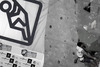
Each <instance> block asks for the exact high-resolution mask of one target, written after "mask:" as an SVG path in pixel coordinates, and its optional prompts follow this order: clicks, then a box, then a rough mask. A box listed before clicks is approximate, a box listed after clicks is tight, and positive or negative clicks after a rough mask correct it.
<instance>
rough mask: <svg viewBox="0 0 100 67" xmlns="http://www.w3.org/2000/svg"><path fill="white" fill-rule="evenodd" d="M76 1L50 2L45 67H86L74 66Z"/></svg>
mask: <svg viewBox="0 0 100 67" xmlns="http://www.w3.org/2000/svg"><path fill="white" fill-rule="evenodd" d="M76 27H77V15H76V5H75V2H74V0H50V2H49V12H48V19H47V25H46V35H45V39H46V41H45V63H44V67H84V64H82V63H80V62H78V64H74V59H75V56H74V55H73V52H74V51H75V47H76V42H77V40H78V34H77V30H76Z"/></svg>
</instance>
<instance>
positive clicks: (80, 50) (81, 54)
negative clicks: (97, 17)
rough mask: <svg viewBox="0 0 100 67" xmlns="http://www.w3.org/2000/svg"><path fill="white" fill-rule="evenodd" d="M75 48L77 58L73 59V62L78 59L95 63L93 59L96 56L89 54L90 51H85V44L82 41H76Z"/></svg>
mask: <svg viewBox="0 0 100 67" xmlns="http://www.w3.org/2000/svg"><path fill="white" fill-rule="evenodd" d="M76 49H77V51H76V55H77V58H76V59H75V60H74V63H77V60H79V61H80V62H83V63H85V62H86V63H92V64H94V65H97V62H96V61H95V60H96V58H95V57H92V56H91V55H90V52H89V51H87V49H86V46H85V44H84V43H83V42H78V43H77V46H76Z"/></svg>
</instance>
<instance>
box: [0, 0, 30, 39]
mask: <svg viewBox="0 0 100 67" xmlns="http://www.w3.org/2000/svg"><path fill="white" fill-rule="evenodd" d="M13 2H14V6H13V10H12V11H11V12H10V10H11V8H12V5H11V3H10V2H9V1H2V2H1V5H0V6H1V7H0V8H1V10H2V11H3V12H6V13H7V17H8V21H9V25H10V27H11V28H13V29H16V30H20V31H22V34H23V38H24V40H28V39H29V37H30V29H29V21H28V13H27V12H26V11H25V10H24V9H23V7H21V5H20V4H19V3H18V2H17V1H16V0H13ZM4 5H7V6H8V7H3V6H4ZM17 8H18V9H17ZM16 10H17V12H16ZM22 13H23V14H24V16H25V22H24V21H23V20H22V19H21V18H20V17H17V18H16V20H15V21H14V22H12V19H11V18H13V17H16V16H18V15H20V14H22ZM17 23H20V24H21V25H22V26H23V27H26V31H27V34H25V30H24V29H23V28H21V27H17V26H16V24H17ZM27 36H28V37H27Z"/></svg>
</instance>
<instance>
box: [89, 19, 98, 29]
mask: <svg viewBox="0 0 100 67" xmlns="http://www.w3.org/2000/svg"><path fill="white" fill-rule="evenodd" d="M96 24H97V23H96V20H94V21H93V22H92V23H91V24H90V26H91V29H94V28H96Z"/></svg>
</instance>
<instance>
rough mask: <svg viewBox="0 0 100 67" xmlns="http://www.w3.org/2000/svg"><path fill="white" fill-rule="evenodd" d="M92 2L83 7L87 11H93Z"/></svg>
mask: <svg viewBox="0 0 100 67" xmlns="http://www.w3.org/2000/svg"><path fill="white" fill-rule="evenodd" d="M90 6H91V3H89V4H88V5H87V6H86V7H84V8H83V9H84V10H85V11H87V12H89V13H90V12H91V7H90Z"/></svg>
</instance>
